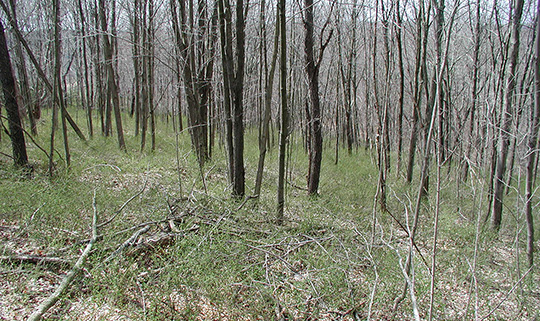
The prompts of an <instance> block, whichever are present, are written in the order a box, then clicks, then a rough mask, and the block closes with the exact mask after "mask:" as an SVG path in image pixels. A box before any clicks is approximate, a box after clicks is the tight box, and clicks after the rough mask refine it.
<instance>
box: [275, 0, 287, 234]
mask: <svg viewBox="0 0 540 321" xmlns="http://www.w3.org/2000/svg"><path fill="white" fill-rule="evenodd" d="M285 5H286V3H285V0H279V3H278V14H279V19H278V20H279V39H280V44H281V46H280V49H281V51H280V58H279V72H280V77H279V78H280V84H279V85H280V94H281V127H280V132H279V165H278V186H277V217H276V222H277V224H279V225H281V224H283V216H284V213H283V211H284V207H285V157H286V153H287V141H288V136H289V110H288V107H287V29H286V22H285Z"/></svg>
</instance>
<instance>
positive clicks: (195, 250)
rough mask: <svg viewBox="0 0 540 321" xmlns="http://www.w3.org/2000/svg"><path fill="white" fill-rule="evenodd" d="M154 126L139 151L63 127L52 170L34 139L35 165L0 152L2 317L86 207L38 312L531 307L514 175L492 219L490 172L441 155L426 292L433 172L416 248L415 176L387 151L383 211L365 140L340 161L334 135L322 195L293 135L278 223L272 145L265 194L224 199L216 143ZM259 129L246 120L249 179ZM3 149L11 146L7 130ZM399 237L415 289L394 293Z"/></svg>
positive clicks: (226, 314) (279, 315) (335, 315)
mask: <svg viewBox="0 0 540 321" xmlns="http://www.w3.org/2000/svg"><path fill="white" fill-rule="evenodd" d="M79 123H82V121H79ZM158 129H159V130H158V132H157V142H156V150H155V151H154V152H150V151H147V152H143V153H141V152H140V151H139V139H140V138H139V137H134V135H133V131H132V130H130V129H129V128H128V129H127V132H126V138H127V145H128V151H127V152H121V151H118V150H117V143H116V140H115V138H104V137H101V136H99V135H98V136H95V137H94V138H92V139H91V140H89V141H88V142H86V143H85V142H82V141H79V140H77V139H75V138H74V137H71V136H70V139H71V141H70V143H71V152H72V164H71V167H70V168H69V169H67V168H66V166H65V164H64V162H63V160H62V159H61V158H60V156H59V157H58V158H57V159H58V161H57V163H56V172H55V174H54V176H53V177H52V178H51V177H49V176H48V174H47V160H46V156H45V155H44V154H43V153H42V152H41V151H40V150H39V148H37V147H35V145H34V144H32V143H28V148H29V154H30V159H31V163H32V165H33V168H34V170H33V173H32V174H31V175H27V174H25V173H23V172H21V171H19V170H16V169H14V168H13V167H12V165H11V162H12V161H11V160H10V159H9V158H8V157H6V156H3V155H2V154H0V155H1V156H0V320H23V319H26V318H28V316H29V315H30V314H31V313H32V312H33V311H34V310H35V309H36V307H37V306H38V305H39V304H40V303H41V302H42V301H43V300H44V299H45V298H47V297H48V296H49V295H51V294H52V293H53V292H54V290H55V289H56V288H57V287H58V285H59V284H60V282H61V281H62V279H63V277H64V276H65V275H66V273H67V272H69V271H70V270H71V269H72V267H73V265H74V264H75V262H76V261H77V259H78V258H79V257H80V255H81V253H82V251H83V249H84V248H85V247H86V245H87V244H88V242H89V240H90V238H91V236H92V219H93V216H94V214H95V215H96V216H97V222H98V225H97V233H98V235H99V238H98V239H97V242H96V243H95V244H94V246H93V248H92V250H91V252H90V254H89V256H88V259H87V260H86V262H85V264H84V265H83V268H82V270H81V271H80V273H79V275H78V276H77V277H76V278H75V280H74V282H73V283H71V284H70V286H69V287H68V289H67V291H66V292H65V293H64V294H63V295H62V296H61V299H60V300H59V301H58V302H57V303H56V304H55V305H54V307H53V308H51V309H50V310H49V311H48V312H47V313H46V314H45V317H46V319H62V320H64V319H67V320H185V319H188V320H360V319H373V320H412V319H414V317H415V312H417V313H418V316H419V318H421V319H427V318H428V316H429V311H430V306H432V308H433V312H432V316H433V319H435V320H458V319H459V320H536V319H538V318H539V311H540V273H539V270H538V268H536V267H534V266H533V268H532V269H529V268H528V266H527V263H526V262H527V261H526V254H525V252H524V247H525V243H524V240H525V229H524V226H525V225H524V224H525V220H524V217H523V213H522V212H523V210H522V200H521V198H520V197H519V188H515V189H512V190H510V193H509V194H508V196H507V198H506V199H507V207H506V208H505V214H504V215H505V216H504V217H503V219H504V222H503V227H502V229H501V231H500V232H499V233H498V234H497V235H495V234H493V232H492V231H491V230H490V229H489V224H484V217H485V214H486V204H485V203H486V200H487V198H486V190H487V189H486V186H485V185H486V184H485V175H484V172H483V171H482V170H480V169H476V170H473V171H471V175H470V177H469V178H468V180H467V181H458V179H457V175H456V172H459V171H458V169H456V166H455V165H452V164H450V165H447V166H453V167H450V168H448V167H445V168H444V170H443V174H442V176H441V177H442V178H441V190H440V219H439V231H438V239H437V247H436V256H435V269H434V280H435V284H434V291H433V304H431V303H430V301H431V297H432V295H431V291H430V286H431V280H432V277H431V276H432V274H431V266H432V260H433V249H434V241H433V230H434V228H433V226H434V217H435V212H436V208H437V206H436V205H437V204H436V184H435V182H436V177H435V175H433V178H432V180H431V182H432V186H431V187H430V194H429V196H428V197H427V198H426V199H425V200H424V201H423V202H422V205H421V206H422V207H421V212H420V217H419V226H418V230H417V237H416V239H415V244H414V246H413V250H412V252H411V251H410V248H411V246H410V240H409V237H408V233H409V231H408V228H407V227H409V228H410V226H411V225H412V216H413V213H414V203H415V202H414V200H415V199H416V193H417V190H418V187H417V186H418V181H417V180H415V181H413V183H412V184H410V185H407V184H405V183H404V179H403V177H401V175H399V174H398V173H397V171H396V170H395V166H394V168H392V171H391V172H390V176H389V180H388V209H389V212H381V211H380V210H379V208H378V206H377V203H376V202H375V192H376V185H377V175H378V170H377V166H376V154H375V153H374V152H372V151H370V150H364V149H363V148H362V149H360V150H357V151H354V152H353V153H352V154H351V155H348V154H347V153H346V151H344V150H340V155H339V161H338V162H337V164H335V151H334V150H333V146H331V144H328V145H327V150H326V153H325V155H324V160H323V162H324V164H323V170H322V171H323V172H322V180H321V187H320V196H318V197H309V196H307V195H306V192H305V191H304V190H303V188H302V186H305V175H306V168H307V158H306V155H305V153H304V151H303V148H302V143H301V139H300V138H298V137H295V138H294V139H293V140H292V144H291V148H290V154H289V159H288V175H287V179H288V182H289V184H288V187H287V193H286V195H287V197H286V210H285V215H286V221H285V223H284V224H283V225H282V226H278V225H276V224H275V223H274V217H275V208H276V204H275V199H276V196H275V195H276V181H277V149H275V150H272V151H271V152H270V154H269V156H268V158H267V162H266V164H267V166H266V169H265V176H264V183H263V188H262V193H261V195H260V197H259V198H258V199H253V198H246V199H242V200H234V199H231V197H230V192H231V189H230V186H229V184H228V178H227V172H226V170H227V165H226V160H225V157H226V156H225V155H226V154H225V151H224V149H223V147H222V146H216V147H215V149H214V152H213V154H214V155H213V157H212V160H211V161H210V162H209V163H207V164H206V165H205V166H204V168H202V169H199V167H198V166H197V164H196V160H195V156H194V155H193V154H192V153H191V151H190V150H191V146H190V143H189V136H188V134H187V132H184V133H181V134H179V135H178V137H179V143H178V146H177V144H176V140H175V134H174V131H173V129H172V124H170V123H167V122H163V123H161V122H160V123H159V126H158ZM40 130H41V131H42V134H41V135H40V136H39V137H38V138H37V142H38V144H40V145H42V146H48V143H47V140H48V137H47V134H46V132H47V129H46V128H45V127H41V128H40ZM256 136H257V134H256V131H253V132H251V131H248V132H247V137H246V161H245V163H246V182H247V191H251V190H252V188H253V182H254V178H255V172H256V164H257V159H258V151H257V146H258V145H257V143H256V141H257V138H256ZM59 137H60V135H59ZM60 146H61V144H60V143H58V144H57V149H58V150H59V153H58V155H61V154H62V152H61V150H62V148H61V147H60ZM148 147H149V144H148ZM177 147H178V148H177ZM177 150H178V153H177ZM0 152H2V153H3V154H10V153H11V152H10V144H9V141H8V138H7V136H5V135H3V136H2V139H1V141H0ZM62 157H63V156H62ZM393 162H394V163H395V157H394V159H393ZM416 170H418V169H416ZM435 172H436V170H435V169H434V170H433V171H432V173H435ZM248 193H249V192H248ZM397 222H399V223H397ZM539 236H540V235H539V234H538V233H537V235H536V239H538V237H539ZM537 245H538V242H537ZM409 253H411V255H412V268H411V274H410V275H411V276H412V277H411V278H409V281H410V282H409V284H410V285H411V286H412V289H413V291H410V290H407V292H405V296H404V299H403V300H402V301H401V302H400V303H399V304H398V305H397V307H396V308H395V309H394V302H395V300H396V298H397V297H398V296H399V295H400V294H401V293H402V292H403V290H404V285H405V278H404V273H403V266H404V265H405V261H406V260H407V256H408V255H409ZM539 260H540V257H538V255H536V257H535V262H538V261H539Z"/></svg>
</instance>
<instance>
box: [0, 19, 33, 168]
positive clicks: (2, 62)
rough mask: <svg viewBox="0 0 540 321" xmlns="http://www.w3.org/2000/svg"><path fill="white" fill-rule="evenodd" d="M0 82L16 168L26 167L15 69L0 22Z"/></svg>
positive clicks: (26, 161)
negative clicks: (12, 65) (14, 75)
mask: <svg viewBox="0 0 540 321" xmlns="http://www.w3.org/2000/svg"><path fill="white" fill-rule="evenodd" d="M0 80H1V82H2V90H3V94H4V105H5V107H6V111H7V116H8V123H9V136H10V139H11V147H12V150H13V159H14V161H15V165H16V166H26V165H27V164H28V156H27V154H26V143H25V141H24V133H23V129H22V123H21V118H20V114H19V106H18V104H17V99H16V97H17V96H16V95H17V94H16V89H15V78H14V77H13V69H12V67H11V60H10V57H9V51H8V47H7V42H6V36H5V34H4V25H3V24H2V22H1V21H0Z"/></svg>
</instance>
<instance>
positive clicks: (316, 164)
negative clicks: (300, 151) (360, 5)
mask: <svg viewBox="0 0 540 321" xmlns="http://www.w3.org/2000/svg"><path fill="white" fill-rule="evenodd" d="M304 28H305V29H306V34H305V38H304V53H305V59H306V73H307V76H308V82H309V98H310V102H311V104H310V105H308V109H309V116H308V121H309V123H308V128H309V138H310V143H309V165H308V167H309V169H308V184H307V185H308V194H309V195H317V193H318V191H319V181H320V176H321V162H322V148H323V137H322V122H321V117H322V112H321V104H320V99H319V70H320V66H321V61H322V57H323V53H324V49H325V48H326V45H328V41H329V40H330V37H331V35H332V34H331V33H330V36H329V38H328V39H327V41H326V43H324V44H321V47H320V52H319V57H318V59H317V61H316V60H315V56H314V49H313V48H314V39H313V33H314V22H313V0H304ZM322 32H324V28H323V31H321V34H322Z"/></svg>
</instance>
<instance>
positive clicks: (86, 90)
mask: <svg viewBox="0 0 540 321" xmlns="http://www.w3.org/2000/svg"><path fill="white" fill-rule="evenodd" d="M77 9H78V12H79V19H80V23H81V44H82V57H81V58H82V62H83V68H84V71H83V73H84V91H83V92H84V96H85V99H84V103H85V107H86V119H87V125H88V135H89V136H90V137H92V136H94V125H93V119H92V108H93V102H92V100H91V98H90V81H89V74H88V71H89V70H90V67H89V66H88V53H87V48H86V37H87V34H86V17H85V15H84V11H83V5H82V0H78V1H77Z"/></svg>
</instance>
